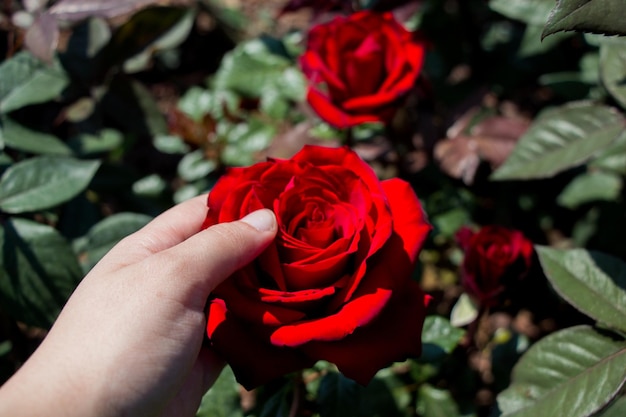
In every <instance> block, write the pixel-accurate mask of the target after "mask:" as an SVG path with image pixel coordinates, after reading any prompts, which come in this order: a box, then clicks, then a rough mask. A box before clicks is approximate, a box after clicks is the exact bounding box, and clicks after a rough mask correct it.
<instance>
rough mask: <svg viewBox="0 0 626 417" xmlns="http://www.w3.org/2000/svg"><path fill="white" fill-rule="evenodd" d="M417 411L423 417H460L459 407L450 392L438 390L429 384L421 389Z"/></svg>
mask: <svg viewBox="0 0 626 417" xmlns="http://www.w3.org/2000/svg"><path fill="white" fill-rule="evenodd" d="M417 410H418V413H419V415H420V416H423V417H458V416H460V415H461V413H460V412H459V407H458V405H457V403H456V401H455V400H454V398H452V395H451V394H450V391H448V390H443V389H437V388H435V387H433V386H432V385H429V384H424V385H422V386H421V387H420V389H419V392H418V399H417Z"/></svg>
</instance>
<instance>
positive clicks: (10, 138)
mask: <svg viewBox="0 0 626 417" xmlns="http://www.w3.org/2000/svg"><path fill="white" fill-rule="evenodd" d="M2 128H3V131H2V133H3V135H4V143H5V145H6V146H7V147H9V148H12V149H15V150H18V151H22V152H29V153H33V154H38V155H46V154H48V155H71V154H72V149H71V148H70V147H69V146H67V145H66V144H65V143H64V142H62V141H61V139H59V138H57V137H56V136H54V135H51V134H48V133H43V132H38V131H36V130H32V129H29V128H27V127H26V126H24V125H22V124H20V123H18V122H16V121H14V120H13V119H10V118H8V117H3V118H2Z"/></svg>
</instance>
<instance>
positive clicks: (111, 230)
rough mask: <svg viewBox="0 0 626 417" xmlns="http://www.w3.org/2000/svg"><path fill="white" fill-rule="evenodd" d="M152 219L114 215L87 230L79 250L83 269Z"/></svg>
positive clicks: (91, 265)
mask: <svg viewBox="0 0 626 417" xmlns="http://www.w3.org/2000/svg"><path fill="white" fill-rule="evenodd" d="M150 220H152V217H150V216H147V215H145V214H139V213H116V214H113V215H111V216H108V217H106V218H105V219H104V220H102V221H100V222H99V223H97V224H95V225H94V226H92V227H91V229H89V232H88V233H87V235H86V239H85V242H84V245H83V246H82V247H81V248H80V252H81V259H82V260H83V261H82V263H83V269H84V270H85V271H89V270H90V269H91V268H93V266H94V265H95V264H96V263H97V262H98V261H99V260H100V259H101V258H102V257H103V256H104V255H105V254H106V253H107V252H108V251H110V250H111V248H113V246H115V245H116V244H117V243H118V242H119V241H120V240H122V239H123V238H124V237H126V236H128V235H130V234H131V233H134V232H136V231H137V230H139V229H141V228H142V227H144V226H145V225H146V224H148V222H150Z"/></svg>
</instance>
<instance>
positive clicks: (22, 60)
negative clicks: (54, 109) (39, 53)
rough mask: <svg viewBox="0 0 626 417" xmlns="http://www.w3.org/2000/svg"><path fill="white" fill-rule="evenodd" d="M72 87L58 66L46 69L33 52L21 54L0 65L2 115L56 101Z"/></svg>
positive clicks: (56, 63) (0, 104) (50, 66)
mask: <svg viewBox="0 0 626 417" xmlns="http://www.w3.org/2000/svg"><path fill="white" fill-rule="evenodd" d="M68 84H69V79H68V77H67V75H66V74H65V72H64V71H63V69H62V68H61V66H60V65H59V63H58V62H56V61H55V62H54V63H53V65H46V64H45V63H44V62H42V61H40V60H38V59H37V58H35V57H34V56H33V55H32V54H30V53H29V52H26V51H22V52H19V53H18V54H16V55H15V56H14V57H13V58H11V59H8V60H6V61H4V62H3V63H2V64H1V65H0V112H2V113H8V112H10V111H13V110H17V109H20V108H22V107H24V106H27V105H31V104H38V103H45V102H47V101H50V100H52V99H55V98H56V97H58V96H59V95H60V94H61V92H62V91H63V90H64V89H65V87H67V85H68Z"/></svg>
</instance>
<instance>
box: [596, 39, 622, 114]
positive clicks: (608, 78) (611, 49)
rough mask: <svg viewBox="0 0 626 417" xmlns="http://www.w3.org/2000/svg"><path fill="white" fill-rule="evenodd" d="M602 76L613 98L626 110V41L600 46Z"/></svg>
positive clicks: (606, 43)
mask: <svg viewBox="0 0 626 417" xmlns="http://www.w3.org/2000/svg"><path fill="white" fill-rule="evenodd" d="M600 76H601V79H602V83H603V84H604V86H605V87H606V89H607V90H608V91H609V93H610V94H611V96H612V97H613V98H614V99H615V100H616V101H617V102H618V103H619V104H620V105H621V106H622V108H626V83H625V81H626V41H625V40H623V39H620V40H619V41H617V40H616V41H614V42H605V43H603V44H602V45H601V46H600Z"/></svg>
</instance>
